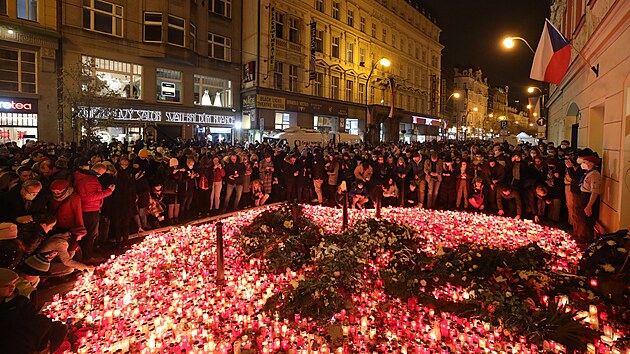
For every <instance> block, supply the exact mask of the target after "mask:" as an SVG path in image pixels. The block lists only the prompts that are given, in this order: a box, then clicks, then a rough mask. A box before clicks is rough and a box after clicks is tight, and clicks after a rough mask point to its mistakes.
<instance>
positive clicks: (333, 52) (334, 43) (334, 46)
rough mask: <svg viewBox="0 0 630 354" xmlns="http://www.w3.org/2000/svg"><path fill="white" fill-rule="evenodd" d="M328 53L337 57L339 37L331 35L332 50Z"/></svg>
mask: <svg viewBox="0 0 630 354" xmlns="http://www.w3.org/2000/svg"><path fill="white" fill-rule="evenodd" d="M330 55H331V56H332V57H333V58H339V37H332V50H331V53H330Z"/></svg>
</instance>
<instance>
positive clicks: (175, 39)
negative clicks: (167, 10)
mask: <svg viewBox="0 0 630 354" xmlns="http://www.w3.org/2000/svg"><path fill="white" fill-rule="evenodd" d="M185 28H186V21H185V20H184V19H183V18H179V17H176V16H173V15H168V31H167V34H168V36H167V38H168V43H170V44H173V45H176V46H180V47H183V46H184V44H185V43H184V41H185V40H184V38H186V36H185V34H184V33H186V32H185Z"/></svg>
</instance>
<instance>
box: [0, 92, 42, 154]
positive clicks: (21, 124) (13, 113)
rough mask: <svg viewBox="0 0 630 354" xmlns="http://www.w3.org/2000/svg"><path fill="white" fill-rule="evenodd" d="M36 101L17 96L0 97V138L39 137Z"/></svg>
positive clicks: (4, 140)
mask: <svg viewBox="0 0 630 354" xmlns="http://www.w3.org/2000/svg"><path fill="white" fill-rule="evenodd" d="M37 103H38V101H37V100H35V99H27V98H19V97H0V139H1V140H2V141H3V142H8V141H16V142H17V143H18V145H21V144H23V143H24V142H25V141H26V140H27V139H32V140H35V139H37V138H38V137H39V135H38V131H37V119H38V117H37V114H38V109H37V108H38V105H37Z"/></svg>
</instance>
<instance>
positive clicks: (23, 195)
mask: <svg viewBox="0 0 630 354" xmlns="http://www.w3.org/2000/svg"><path fill="white" fill-rule="evenodd" d="M41 191H42V184H41V182H39V181H36V180H28V181H25V182H24V183H22V185H21V186H15V187H13V188H12V189H11V190H10V191H9V192H8V193H6V194H5V195H3V196H2V203H0V221H6V222H12V223H16V224H25V223H29V222H32V221H33V220H34V219H35V218H36V217H37V216H38V215H42V214H44V213H46V209H47V208H46V201H45V200H44V198H42V197H41V196H40V192H41Z"/></svg>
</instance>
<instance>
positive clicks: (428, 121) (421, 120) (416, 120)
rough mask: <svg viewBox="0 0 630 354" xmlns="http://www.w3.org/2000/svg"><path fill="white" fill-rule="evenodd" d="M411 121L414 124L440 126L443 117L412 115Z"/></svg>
mask: <svg viewBox="0 0 630 354" xmlns="http://www.w3.org/2000/svg"><path fill="white" fill-rule="evenodd" d="M411 122H412V123H413V124H420V125H432V126H436V127H439V126H441V125H442V120H441V119H436V118H431V117H419V116H411Z"/></svg>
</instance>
